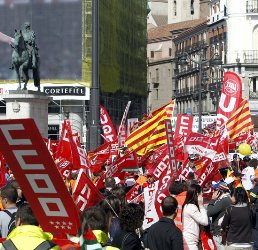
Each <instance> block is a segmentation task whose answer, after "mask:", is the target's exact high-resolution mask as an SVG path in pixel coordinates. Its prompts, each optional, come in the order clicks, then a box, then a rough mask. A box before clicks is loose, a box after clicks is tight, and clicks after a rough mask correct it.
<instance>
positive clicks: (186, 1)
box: [168, 0, 209, 24]
mask: <svg viewBox="0 0 258 250" xmlns="http://www.w3.org/2000/svg"><path fill="white" fill-rule="evenodd" d="M208 13H209V0H168V23H169V24H170V23H178V22H183V21H188V20H196V19H202V18H206V17H207V15H208Z"/></svg>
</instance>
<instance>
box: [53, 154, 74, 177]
mask: <svg viewBox="0 0 258 250" xmlns="http://www.w3.org/2000/svg"><path fill="white" fill-rule="evenodd" d="M55 163H56V167H57V169H58V170H59V172H60V174H61V175H62V176H63V177H65V178H68V177H70V175H71V171H72V168H73V166H72V165H73V164H72V163H71V162H70V161H67V160H66V159H64V158H58V159H57V160H56V161H55Z"/></svg>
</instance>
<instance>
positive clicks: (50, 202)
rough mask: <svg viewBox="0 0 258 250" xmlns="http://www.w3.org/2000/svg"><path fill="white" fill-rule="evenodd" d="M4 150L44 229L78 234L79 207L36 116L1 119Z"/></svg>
mask: <svg viewBox="0 0 258 250" xmlns="http://www.w3.org/2000/svg"><path fill="white" fill-rule="evenodd" d="M0 152H2V153H3V155H4V157H5V159H6V161H7V163H8V165H9V166H10V168H11V170H12V172H13V173H14V176H15V178H16V179H17V181H18V183H19V185H20V186H21V189H22V191H23V192H24V194H25V196H26V198H27V200H28V202H29V204H30V205H31V207H32V210H33V212H34V213H35V215H36V217H37V219H38V221H39V224H40V225H41V227H42V228H43V230H44V231H48V232H58V233H60V232H61V233H67V234H71V235H76V234H77V233H78V229H79V228H80V221H79V214H78V212H77V208H76V206H75V204H74V202H73V200H72V197H71V196H70V194H69V193H68V190H67V188H66V186H65V183H64V181H63V179H62V178H61V176H60V174H59V172H58V170H57V168H56V165H55V163H54V161H53V159H52V157H51V155H50V154H49V151H48V149H47V147H46V144H45V142H44V141H43V138H42V137H41V134H40V132H39V130H38V128H37V126H36V124H35V121H34V120H33V119H13V120H0Z"/></svg>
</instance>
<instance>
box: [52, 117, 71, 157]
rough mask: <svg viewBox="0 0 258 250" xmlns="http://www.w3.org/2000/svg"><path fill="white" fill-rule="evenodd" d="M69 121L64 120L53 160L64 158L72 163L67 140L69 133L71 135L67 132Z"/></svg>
mask: <svg viewBox="0 0 258 250" xmlns="http://www.w3.org/2000/svg"><path fill="white" fill-rule="evenodd" d="M69 124H70V123H69V121H67V120H64V123H63V126H62V131H61V135H60V139H59V143H58V146H57V151H56V155H55V158H54V159H58V158H64V159H66V160H68V161H70V162H73V160H72V154H71V145H70V140H69V133H71V132H70V131H69V130H70V128H69Z"/></svg>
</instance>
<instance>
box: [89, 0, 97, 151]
mask: <svg viewBox="0 0 258 250" xmlns="http://www.w3.org/2000/svg"><path fill="white" fill-rule="evenodd" d="M99 95H100V88H99V0H92V86H91V89H90V125H89V131H88V136H87V142H88V143H87V145H88V148H87V149H88V150H94V149H96V148H97V147H98V146H99V145H100V108H99Z"/></svg>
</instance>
